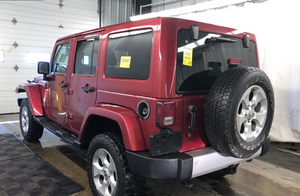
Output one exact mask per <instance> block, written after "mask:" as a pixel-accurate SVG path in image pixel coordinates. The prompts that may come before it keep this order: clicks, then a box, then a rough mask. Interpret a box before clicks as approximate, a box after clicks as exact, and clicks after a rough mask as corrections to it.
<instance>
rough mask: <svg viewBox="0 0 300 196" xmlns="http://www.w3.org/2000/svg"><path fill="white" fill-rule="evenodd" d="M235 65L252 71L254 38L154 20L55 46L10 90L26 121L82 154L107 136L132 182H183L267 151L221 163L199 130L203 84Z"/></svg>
mask: <svg viewBox="0 0 300 196" xmlns="http://www.w3.org/2000/svg"><path fill="white" fill-rule="evenodd" d="M195 37H196V38H195ZM241 66H243V67H257V68H259V60H258V53H257V44H256V39H255V36H254V35H253V34H251V33H245V32H240V31H237V30H235V29H232V28H226V27H220V26H216V25H212V24H206V23H201V22H195V21H189V20H182V19H175V18H154V19H148V20H143V21H137V22H129V23H124V24H118V25H113V26H109V27H103V28H99V29H94V30H91V31H86V32H82V33H78V34H75V35H70V36H66V37H63V38H60V39H58V40H57V41H56V43H55V46H54V49H53V52H52V56H51V60H50V62H49V63H47V62H40V63H39V65H38V72H39V73H42V74H44V76H43V77H38V78H35V80H34V81H33V82H31V83H24V84H20V85H19V89H18V92H24V91H26V94H27V100H28V105H29V108H30V111H31V114H32V118H33V120H34V121H35V122H37V123H38V124H39V125H42V126H43V127H47V128H48V130H50V131H52V132H54V133H55V134H57V135H58V136H60V137H61V138H63V139H65V140H66V141H68V142H70V143H72V144H74V145H76V146H78V147H80V148H83V149H87V148H88V147H89V146H90V143H91V141H92V140H93V138H95V136H97V135H99V134H103V133H108V132H112V133H113V134H115V135H117V136H119V138H121V141H123V143H124V147H125V150H126V159H127V161H128V166H129V170H130V172H131V173H132V174H134V175H137V176H143V177H148V178H155V179H176V180H177V181H182V180H186V179H189V178H192V177H196V176H199V175H203V174H205V173H210V172H213V171H216V170H220V169H224V168H228V167H231V166H236V165H237V164H238V163H240V162H242V161H245V160H248V159H251V158H253V157H256V156H259V155H261V154H264V153H266V152H267V149H268V145H267V144H268V139H267V137H264V139H263V141H262V142H261V143H260V144H259V147H258V148H257V149H256V150H255V152H253V153H252V154H251V155H250V156H248V155H247V156H245V157H232V156H228V155H225V156H224V154H223V155H222V153H219V152H216V151H217V150H215V149H214V148H213V147H211V142H210V139H209V138H208V137H207V132H206V131H205V129H206V128H205V126H206V125H205V115H206V114H205V107H206V106H205V104H206V101H207V98H208V93H209V91H210V89H211V88H212V85H213V84H214V83H215V81H216V79H217V78H218V77H219V76H220V75H222V73H223V72H224V71H226V70H228V69H229V68H231V67H241ZM258 86H259V85H258ZM261 88H262V87H261ZM263 89H264V88H263ZM265 94H267V93H265ZM225 96H226V95H225ZM267 97H268V95H267ZM24 99H26V98H22V99H19V100H18V104H19V106H21V102H22V100H24ZM271 101H272V100H271ZM262 105H263V104H262ZM269 107H270V106H269ZM269 107H268V108H269ZM249 111H250V110H249ZM253 111H254V110H253ZM255 111H256V110H255ZM20 113H22V110H21V111H20ZM248 113H249V112H248ZM248 113H247V114H248ZM257 113H258V112H257ZM20 115H21V114H20ZM249 116H250V117H251V115H250V114H249ZM271 116H272V117H273V114H272V115H271ZM250 117H249V119H250ZM21 118H22V116H21ZM253 118H254V117H253ZM247 119H248V118H247ZM21 121H22V119H21ZM271 121H272V119H271ZM249 122H250V121H249ZM253 122H254V124H258V123H259V122H260V120H257V121H255V120H253ZM216 123H217V122H216ZM243 123H244V121H243ZM245 123H246V122H245ZM243 126H244V127H247V126H246V124H245V125H244V124H242V129H243V130H244V129H246V128H243ZM252 126H253V123H252ZM21 127H24V124H22V123H21ZM268 129H269V128H268ZM242 132H243V131H240V134H241V136H243V134H244V133H242ZM24 133H25V135H26V131H24ZM24 133H23V135H24ZM267 135H268V134H266V136H267ZM249 137H250V136H249ZM251 137H252V136H251ZM253 137H254V136H253ZM25 139H26V138H25ZM30 139H32V138H29V140H30ZM35 139H36V138H35ZM250 140H252V139H250ZM250 140H248V139H247V138H246V139H245V140H244V141H250ZM263 144H265V145H263ZM213 146H214V145H213ZM262 146H263V147H262ZM108 152H109V151H108ZM240 158H243V159H240ZM100 165H101V164H100ZM100 176H101V175H100ZM96 187H97V186H96ZM112 193H114V192H112ZM100 194H102V193H101V191H100ZM114 194H115V193H114ZM112 195H113V194H112Z"/></svg>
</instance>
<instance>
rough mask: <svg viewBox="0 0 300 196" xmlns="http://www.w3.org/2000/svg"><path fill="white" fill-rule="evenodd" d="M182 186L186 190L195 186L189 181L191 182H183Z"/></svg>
mask: <svg viewBox="0 0 300 196" xmlns="http://www.w3.org/2000/svg"><path fill="white" fill-rule="evenodd" d="M180 184H181V186H183V187H186V188H189V189H190V188H192V187H193V186H194V184H193V183H192V182H191V181H189V180H187V181H184V182H182V183H180Z"/></svg>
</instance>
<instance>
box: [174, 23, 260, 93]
mask: <svg viewBox="0 0 300 196" xmlns="http://www.w3.org/2000/svg"><path fill="white" fill-rule="evenodd" d="M230 58H235V59H242V62H243V63H242V65H239V66H252V67H256V52H255V45H254V43H253V42H250V47H249V48H244V47H243V42H242V39H239V38H234V37H230V36H223V35H219V34H212V33H205V32H199V36H198V40H196V41H195V40H192V39H191V36H190V30H187V29H180V30H179V31H178V33H177V65H176V69H177V72H176V77H177V81H176V82H177V86H176V91H177V93H181V94H182V93H191V92H203V93H207V92H208V91H209V90H210V88H211V86H212V84H213V83H214V81H215V80H216V79H217V77H218V76H219V75H221V73H222V72H224V71H225V70H227V69H228V68H229V65H228V60H229V59H230Z"/></svg>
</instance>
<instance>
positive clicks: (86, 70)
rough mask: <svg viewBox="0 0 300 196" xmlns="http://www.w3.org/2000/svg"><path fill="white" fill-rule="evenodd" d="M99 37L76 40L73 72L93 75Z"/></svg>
mask: <svg viewBox="0 0 300 196" xmlns="http://www.w3.org/2000/svg"><path fill="white" fill-rule="evenodd" d="M98 48H99V39H94V40H81V41H78V42H77V47H76V57H75V65H74V74H77V75H95V73H96V66H97V57H98Z"/></svg>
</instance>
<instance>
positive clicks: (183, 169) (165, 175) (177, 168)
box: [127, 138, 270, 182]
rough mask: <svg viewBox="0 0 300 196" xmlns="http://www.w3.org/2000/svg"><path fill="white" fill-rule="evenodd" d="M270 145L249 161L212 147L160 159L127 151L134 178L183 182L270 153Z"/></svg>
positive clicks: (268, 140) (267, 144)
mask: <svg viewBox="0 0 300 196" xmlns="http://www.w3.org/2000/svg"><path fill="white" fill-rule="evenodd" d="M269 142H270V139H269V138H268V139H267V140H266V141H265V143H264V145H263V146H262V148H261V149H259V150H258V151H257V152H256V153H255V154H254V155H253V156H251V157H249V158H247V159H238V158H233V157H226V156H223V155H221V154H219V153H217V152H216V151H215V150H214V149H213V148H212V147H206V148H202V149H198V150H194V151H189V152H186V153H176V154H171V155H162V156H158V157H152V156H151V155H150V153H149V152H146V151H143V152H131V151H127V159H128V164H129V168H130V171H131V173H133V174H134V175H138V176H141V177H145V178H151V179H173V180H176V181H178V182H180V181H184V180H187V179H190V178H195V177H197V176H201V175H204V174H208V173H211V172H214V171H218V170H221V169H224V168H228V167H229V166H232V165H236V164H239V163H241V162H244V161H247V160H251V159H253V158H255V157H258V156H262V155H264V154H266V153H267V152H268V150H269Z"/></svg>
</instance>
